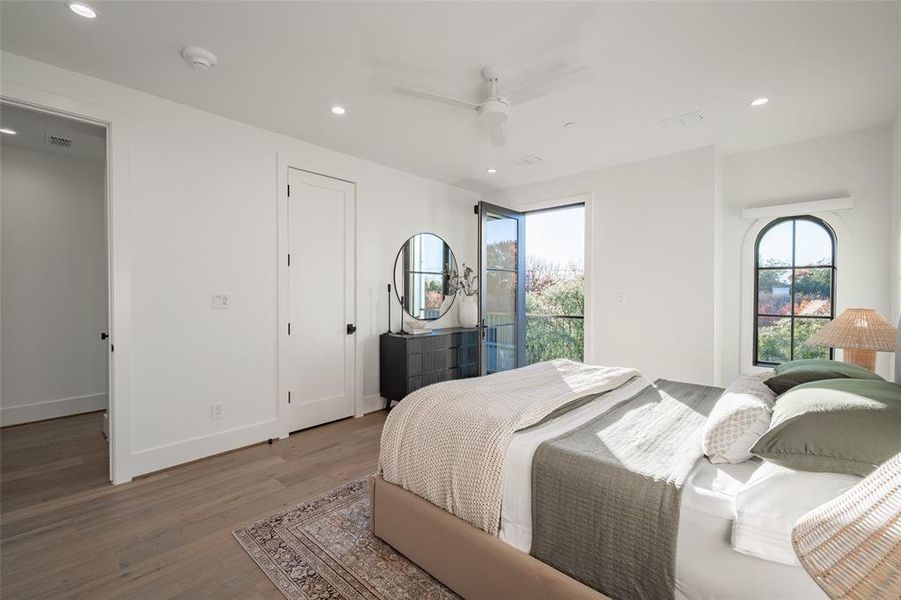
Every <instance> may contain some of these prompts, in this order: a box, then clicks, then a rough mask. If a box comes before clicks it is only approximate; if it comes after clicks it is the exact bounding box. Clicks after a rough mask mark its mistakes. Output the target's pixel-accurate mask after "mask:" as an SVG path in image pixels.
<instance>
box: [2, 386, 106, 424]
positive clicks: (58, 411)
mask: <svg viewBox="0 0 901 600" xmlns="http://www.w3.org/2000/svg"><path fill="white" fill-rule="evenodd" d="M108 407H109V396H108V395H107V394H105V393H104V394H86V395H84V396H73V397H71V398H59V399H57V400H45V401H44V402H33V403H31V404H20V405H18V406H5V407H3V408H0V425H2V426H3V427H8V426H10V425H21V424H23V423H32V422H34V421H46V420H47V419H58V418H60V417H69V416H72V415H79V414H81V413H89V412H96V411H98V410H106V409H107V408H108Z"/></svg>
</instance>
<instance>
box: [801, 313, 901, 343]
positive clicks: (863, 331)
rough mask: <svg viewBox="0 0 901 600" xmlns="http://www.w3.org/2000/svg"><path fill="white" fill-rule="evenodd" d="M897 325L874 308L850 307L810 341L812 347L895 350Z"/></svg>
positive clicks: (808, 339)
mask: <svg viewBox="0 0 901 600" xmlns="http://www.w3.org/2000/svg"><path fill="white" fill-rule="evenodd" d="M895 334H896V329H895V326H894V325H892V324H891V323H890V322H889V321H888V319H886V318H885V317H883V316H882V315H880V314H879V313H878V312H876V311H875V310H873V309H872V308H849V309H848V310H846V311H845V312H843V313H842V314H840V315H839V316H837V317H836V318H834V319H833V320H832V321H831V322H830V323H829V324H828V325H826V326H825V327H823V328H822V329H820V330H819V331H818V332H816V333H815V334H813V335H812V336H810V337H809V338H807V343H808V344H810V345H811V346H829V347H831V348H854V349H860V350H876V351H880V352H894V351H895Z"/></svg>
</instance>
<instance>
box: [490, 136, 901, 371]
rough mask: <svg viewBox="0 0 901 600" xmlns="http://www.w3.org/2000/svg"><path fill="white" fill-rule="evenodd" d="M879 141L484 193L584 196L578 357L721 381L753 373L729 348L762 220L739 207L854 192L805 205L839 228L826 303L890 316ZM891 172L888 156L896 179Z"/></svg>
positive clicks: (655, 164)
mask: <svg viewBox="0 0 901 600" xmlns="http://www.w3.org/2000/svg"><path fill="white" fill-rule="evenodd" d="M898 129H901V128H899V127H896V128H895V134H894V135H895V141H894V144H895V147H896V157H895V162H896V163H897V162H898V156H901V150H897V149H898V148H901V141H899V139H901V134H899V133H898ZM892 144H893V139H892V129H891V127H890V126H882V127H876V128H871V129H866V130H863V131H857V132H851V133H845V134H841V135H835V136H829V137H824V138H819V139H814V140H808V141H804V142H799V143H795V144H789V145H786V146H780V147H775V148H768V149H764V150H758V151H754V152H747V153H741V154H732V155H728V154H725V153H723V152H722V151H721V150H716V149H713V148H706V149H701V150H696V151H692V152H685V153H681V154H675V155H670V156H665V157H661V158H657V159H653V160H648V161H643V162H638V163H632V164H628V165H623V166H620V167H614V168H610V169H604V170H600V171H593V172H588V173H583V174H580V175H575V176H571V177H567V178H563V179H559V180H554V181H547V182H542V183H539V184H534V185H529V186H522V187H517V188H512V189H509V190H504V191H502V192H498V193H495V194H493V195H492V196H491V201H492V202H496V203H498V204H501V205H506V206H511V207H516V206H524V205H528V204H531V203H535V202H543V201H547V200H552V199H555V198H565V197H569V196H576V195H578V194H582V193H590V194H592V196H593V203H594V204H593V207H592V211H591V213H592V214H591V224H590V231H591V233H592V237H593V240H592V243H593V244H594V247H593V249H592V255H591V257H590V260H591V261H592V265H591V267H590V278H591V288H592V292H591V294H592V297H591V298H590V299H589V309H588V310H589V311H590V312H591V319H592V323H593V324H592V325H591V326H590V327H591V331H590V341H589V345H590V347H589V349H588V350H589V354H588V355H589V357H590V360H591V361H592V362H596V363H605V364H625V365H632V366H636V367H638V368H639V369H641V370H642V372H643V373H644V374H645V375H647V376H649V377H667V378H672V379H682V380H686V381H695V382H699V383H710V384H719V385H723V384H728V382H730V381H731V380H732V379H734V378H735V376H736V375H738V374H739V373H741V372H748V371H751V370H753V369H752V366H751V364H750V359H749V358H748V359H747V360H745V361H744V362H743V357H742V355H743V352H742V350H743V349H745V350H747V351H746V352H744V354H745V355H748V356H749V355H750V351H749V350H750V347H751V346H750V345H751V344H752V340H751V339H750V336H749V335H747V333H745V334H744V335H743V333H742V332H743V330H747V332H749V331H751V329H750V327H748V326H747V324H748V323H749V322H750V319H751V318H752V317H751V315H750V310H751V309H750V308H748V309H747V310H745V311H744V312H747V313H748V314H744V312H743V309H742V305H743V304H745V305H748V304H749V302H750V303H751V305H752V302H751V301H749V299H750V298H752V296H753V289H752V288H753V284H749V283H748V281H747V280H751V276H750V275H751V273H750V272H749V271H748V269H746V268H745V266H744V265H743V263H744V262H747V261H746V260H744V259H746V258H747V257H746V256H745V254H746V250H747V248H746V245H747V244H746V240H747V239H748V237H749V234H750V233H751V232H752V230H753V229H754V228H755V227H759V226H760V225H761V224H762V223H755V222H752V221H745V220H743V219H742V218H741V211H742V209H743V208H747V207H753V206H766V205H772V204H782V203H791V202H796V201H806V200H817V199H826V198H834V197H840V196H851V197H853V198H854V201H855V203H856V206H855V208H853V209H852V210H850V211H842V212H841V213H839V214H831V213H830V214H820V215H818V216H821V217H823V218H825V219H827V220H828V221H829V222H830V223H831V224H833V225H834V227H835V229H836V231H837V234H838V238H839V239H838V278H837V291H836V294H837V304H836V310H837V311H838V312H841V311H842V310H844V309H845V308H848V307H850V306H865V307H872V308H875V309H877V310H879V311H880V312H881V313H883V314H885V315H887V316H891V317H892V318H895V319H897V317H898V305H899V304H901V300H898V299H895V300H893V299H894V298H901V272H899V267H898V266H897V265H899V264H901V261H899V262H894V260H893V259H892V256H891V251H890V247H891V246H892V243H893V240H894V243H895V244H896V245H895V252H896V253H897V252H898V246H897V239H898V237H899V236H901V220H899V219H901V204H899V202H901V201H899V197H901V194H898V195H897V196H896V198H895V200H894V204H895V207H894V208H893V200H892V181H893V169H892ZM899 172H901V166H898V165H897V164H896V167H895V169H894V177H895V181H896V183H895V185H897V186H898V187H899V189H901V183H897V182H898V181H899V175H898V173H899ZM893 215H894V217H893ZM893 218H894V219H895V220H894V224H895V225H894V228H895V233H893V232H892V223H893ZM751 242H753V240H751ZM749 251H750V252H751V253H753V250H749ZM895 260H897V259H895ZM743 269H744V272H743ZM892 281H894V282H895V283H894V284H892ZM621 291H622V292H625V297H626V301H625V303H620V302H619V301H618V298H617V295H618V293H619V292H621ZM893 302H895V303H897V304H895V305H894V306H893ZM838 357H839V358H840V357H841V353H840V352H839V353H838ZM877 372H879V373H880V374H881V375H883V376H885V377H891V376H892V357H891V355H890V354H884V353H883V354H880V355H879V356H878V359H877Z"/></svg>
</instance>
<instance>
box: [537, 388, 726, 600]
mask: <svg viewBox="0 0 901 600" xmlns="http://www.w3.org/2000/svg"><path fill="white" fill-rule="evenodd" d="M721 393H722V389H719V388H712V387H706V386H700V385H695V384H689V383H678V382H673V381H666V380H663V379H661V380H658V381H656V382H655V383H654V385H651V386H648V387H646V388H645V389H644V390H642V391H641V392H639V393H638V394H637V395H636V396H634V397H633V398H631V399H630V400H627V401H626V402H624V403H622V404H621V405H619V406H617V407H615V408H613V409H612V410H610V411H608V412H606V413H604V414H603V415H601V416H599V417H597V418H596V419H594V420H593V421H591V422H589V423H587V424H586V425H584V426H582V427H580V428H578V429H576V430H574V431H571V432H569V433H567V434H565V435H563V436H561V437H559V438H557V439H554V440H550V441H547V442H545V443H543V444H542V445H541V446H539V448H538V450H537V451H536V453H535V459H534V462H533V463H532V554H533V555H534V556H535V557H536V558H538V559H540V560H541V561H543V562H545V563H547V564H549V565H551V566H553V567H555V568H556V569H558V570H560V571H563V572H564V573H566V574H568V575H570V576H571V577H574V578H575V579H578V580H579V581H581V582H582V583H585V584H586V585H588V586H590V587H592V588H594V589H596V590H598V591H600V592H603V593H604V594H607V595H608V596H610V597H612V598H615V599H617V600H630V599H633V598H648V599H653V600H659V599H662V598H672V597H673V593H674V587H673V586H674V578H675V564H676V537H677V535H678V530H679V502H680V493H681V487H682V484H683V483H684V481H685V478H686V477H687V476H688V473H689V472H690V471H691V469H692V467H693V466H694V464H695V462H696V461H697V460H698V459H699V458H700V457H701V456H702V451H701V431H702V429H703V427H704V423H705V420H706V418H707V415H708V413H709V412H710V409H711V408H713V405H714V403H715V402H716V400H717V398H719V396H720V394H721Z"/></svg>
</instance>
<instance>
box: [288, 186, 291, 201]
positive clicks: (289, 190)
mask: <svg viewBox="0 0 901 600" xmlns="http://www.w3.org/2000/svg"><path fill="white" fill-rule="evenodd" d="M290 197H291V184H290V183H289V184H288V198H290Z"/></svg>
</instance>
